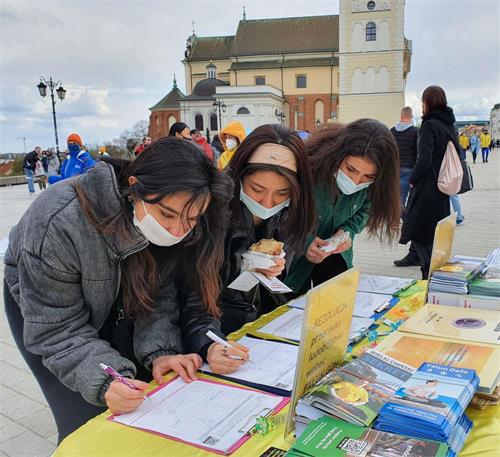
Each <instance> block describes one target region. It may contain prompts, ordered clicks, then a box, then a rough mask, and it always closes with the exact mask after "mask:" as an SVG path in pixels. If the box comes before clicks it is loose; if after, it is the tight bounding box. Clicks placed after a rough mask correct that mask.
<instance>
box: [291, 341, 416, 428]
mask: <svg viewBox="0 0 500 457" xmlns="http://www.w3.org/2000/svg"><path fill="white" fill-rule="evenodd" d="M413 371H414V369H413V368H412V367H410V366H408V365H406V364H404V363H401V362H399V361H397V360H395V359H392V358H391V357H388V356H386V355H384V354H381V353H380V352H378V351H375V350H372V349H369V350H368V351H366V352H365V353H363V354H362V355H361V356H360V357H358V358H357V359H354V360H353V361H351V362H350V363H348V364H346V365H344V366H343V367H341V368H338V369H335V370H333V371H332V372H330V373H329V374H328V375H326V376H325V377H324V378H323V379H322V380H321V381H320V382H319V383H318V384H316V386H314V387H313V388H312V389H311V391H310V392H308V393H307V394H306V395H305V396H304V397H303V398H301V399H299V401H298V405H297V408H296V411H295V412H296V415H297V421H298V422H300V423H303V424H307V423H309V422H310V421H312V420H315V419H319V418H320V417H322V416H324V415H325V414H329V415H331V416H334V417H338V418H340V419H344V420H346V421H348V422H350V423H353V424H359V425H365V426H368V425H370V424H371V423H372V422H373V420H374V419H375V418H376V417H377V414H378V412H379V411H380V409H381V408H382V406H384V404H385V403H386V402H387V401H389V400H390V399H391V397H392V396H393V394H394V392H395V391H396V390H397V389H399V387H401V386H402V385H403V384H404V383H405V382H406V381H407V380H408V379H409V378H410V377H411V375H412V373H413Z"/></svg>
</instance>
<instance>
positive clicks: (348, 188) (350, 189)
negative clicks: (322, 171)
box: [337, 168, 373, 195]
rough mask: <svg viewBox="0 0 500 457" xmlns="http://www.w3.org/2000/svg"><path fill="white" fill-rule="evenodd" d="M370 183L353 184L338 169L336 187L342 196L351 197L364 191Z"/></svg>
mask: <svg viewBox="0 0 500 457" xmlns="http://www.w3.org/2000/svg"><path fill="white" fill-rule="evenodd" d="M372 182H373V181H371V182H364V183H361V184H354V182H353V180H352V179H351V178H349V176H347V175H346V174H345V173H344V172H343V171H342V170H341V169H340V168H339V171H338V172H337V186H338V188H339V189H340V191H341V192H342V193H343V194H344V195H351V194H354V193H356V192H359V191H360V190H362V189H366V188H367V187H368V186H369V185H370V184H372Z"/></svg>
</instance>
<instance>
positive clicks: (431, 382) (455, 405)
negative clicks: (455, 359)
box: [374, 362, 479, 455]
mask: <svg viewBox="0 0 500 457" xmlns="http://www.w3.org/2000/svg"><path fill="white" fill-rule="evenodd" d="M478 385H479V377H478V376H477V374H476V372H475V371H474V370H470V369H466V368H454V367H450V366H445V365H438V364H435V363H428V362H425V363H423V364H422V365H421V367H420V368H419V369H418V370H417V371H415V373H414V374H413V375H412V376H411V378H410V379H408V381H406V382H405V384H404V385H403V386H401V388H400V389H398V390H397V391H396V393H395V394H394V396H393V398H392V399H391V400H390V401H389V402H388V403H386V404H385V405H384V407H383V408H382V409H381V411H380V414H379V417H378V419H377V422H376V423H375V425H374V428H376V429H377V430H383V431H386V432H390V433H398V434H402V435H407V436H411V437H415V438H423V439H429V440H434V441H440V442H443V443H446V444H447V445H448V446H449V447H450V449H451V450H452V452H454V453H458V452H460V450H461V449H462V447H463V444H464V441H465V438H466V437H467V435H468V433H469V431H470V429H471V427H472V422H471V421H470V420H469V419H468V418H467V416H466V415H465V414H464V411H465V408H466V407H467V405H468V404H469V402H470V401H471V399H472V397H473V395H474V393H475V392H476V390H477V387H478ZM452 455H453V454H452Z"/></svg>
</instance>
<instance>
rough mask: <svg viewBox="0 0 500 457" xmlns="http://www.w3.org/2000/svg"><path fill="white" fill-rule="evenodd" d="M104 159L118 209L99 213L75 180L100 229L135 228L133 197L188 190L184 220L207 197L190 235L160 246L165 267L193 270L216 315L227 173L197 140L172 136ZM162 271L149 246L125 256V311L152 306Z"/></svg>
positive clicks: (124, 231) (154, 198)
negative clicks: (130, 155)
mask: <svg viewBox="0 0 500 457" xmlns="http://www.w3.org/2000/svg"><path fill="white" fill-rule="evenodd" d="M103 160H104V161H106V162H107V163H109V164H110V165H112V166H113V169H114V171H115V175H116V178H117V181H118V186H119V189H120V191H121V202H122V209H121V211H120V212H118V213H117V214H115V215H113V216H112V217H107V218H103V217H102V216H101V215H100V214H99V209H98V208H97V206H96V205H92V203H91V202H90V200H89V199H88V197H87V195H86V193H85V189H84V188H83V187H82V185H81V184H79V183H77V184H75V189H76V192H77V196H78V199H79V201H80V205H81V207H82V209H83V211H84V213H85V214H86V216H87V218H88V219H89V220H90V221H91V223H92V224H93V225H94V226H95V227H96V228H97V229H98V230H99V231H100V232H101V233H104V234H112V235H115V236H116V237H118V238H122V239H127V238H130V234H131V232H132V231H133V230H134V227H133V222H132V219H133V205H132V203H131V200H133V199H134V198H139V199H141V200H144V201H145V202H147V203H151V204H154V203H158V202H159V201H160V200H162V199H163V198H164V197H165V196H166V195H173V194H176V193H188V194H189V195H190V199H189V200H188V202H187V204H186V205H185V207H184V209H183V212H182V217H183V219H184V223H185V224H186V225H188V224H187V215H188V214H189V211H190V208H192V207H197V208H203V206H204V205H205V203H206V202H207V200H208V199H210V201H209V204H208V206H207V209H206V211H205V212H204V213H203V214H202V215H201V216H200V217H199V218H198V221H197V223H196V225H195V227H194V228H193V230H192V231H191V232H190V234H189V236H187V237H186V238H185V239H184V240H183V241H182V242H181V244H180V245H179V246H175V247H172V248H164V250H161V252H162V256H163V257H165V256H168V257H169V262H168V263H170V264H171V265H170V267H169V268H170V271H169V272H168V273H172V272H173V271H174V269H176V268H177V266H178V265H179V266H180V268H182V270H183V271H182V272H179V271H176V272H175V273H176V276H177V277H182V276H183V275H185V276H186V277H192V276H194V280H193V281H192V283H193V284H194V287H195V288H196V290H197V291H198V292H199V293H200V295H201V298H202V300H203V304H204V306H205V309H206V311H207V312H209V313H210V314H212V315H213V316H218V315H219V308H218V305H217V298H218V295H219V289H220V278H219V274H218V272H219V269H220V267H221V266H222V262H223V255H224V248H223V246H224V237H225V233H226V228H227V226H228V223H229V202H230V199H231V197H232V187H233V186H232V182H231V180H230V179H229V177H227V176H226V175H224V174H223V173H221V172H219V171H218V170H217V168H216V167H215V166H214V165H213V164H212V163H211V162H210V161H209V160H208V159H207V158H206V157H205V154H204V153H203V151H201V150H200V149H199V148H198V147H197V146H196V145H194V144H192V143H190V142H188V141H184V140H180V139H177V138H172V137H165V138H162V139H160V140H157V141H155V142H153V143H151V144H150V145H149V146H146V148H145V149H144V151H143V152H142V153H141V154H140V155H139V156H137V158H136V159H135V160H134V161H132V162H128V161H125V160H119V159H111V158H105V159H103ZM131 176H134V177H135V178H136V179H137V183H136V184H134V185H133V186H130V185H129V178H130V177H131ZM156 251H158V250H156ZM176 253H177V254H178V255H177V256H176V255H175V254H176ZM170 254H171V255H170ZM156 257H158V256H156ZM170 259H172V261H171V262H170ZM176 260H178V262H177V261H176ZM164 273H165V272H164V271H163V270H162V271H160V265H159V261H158V260H157V258H155V255H154V252H153V248H152V247H151V246H149V247H148V248H146V249H143V250H141V251H139V252H137V253H134V254H132V255H130V256H128V257H127V258H126V259H124V261H123V263H122V280H121V287H122V292H123V303H124V310H125V312H126V314H127V315H128V316H130V317H134V316H139V315H142V314H145V313H147V312H148V311H151V310H152V309H153V307H154V301H155V299H156V296H157V294H158V289H159V286H160V281H161V280H165V274H164ZM160 278H161V279H160Z"/></svg>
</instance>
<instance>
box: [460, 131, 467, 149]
mask: <svg viewBox="0 0 500 457" xmlns="http://www.w3.org/2000/svg"><path fill="white" fill-rule="evenodd" d="M458 142H459V143H460V147H461V148H462V149H463V150H464V152H466V151H467V149H469V138H468V137H467V135H466V134H465V132H462V133H461V134H460V135H459V137H458Z"/></svg>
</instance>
